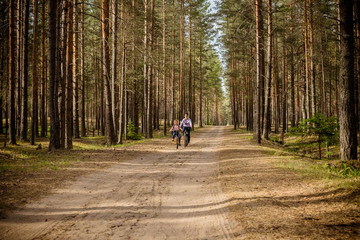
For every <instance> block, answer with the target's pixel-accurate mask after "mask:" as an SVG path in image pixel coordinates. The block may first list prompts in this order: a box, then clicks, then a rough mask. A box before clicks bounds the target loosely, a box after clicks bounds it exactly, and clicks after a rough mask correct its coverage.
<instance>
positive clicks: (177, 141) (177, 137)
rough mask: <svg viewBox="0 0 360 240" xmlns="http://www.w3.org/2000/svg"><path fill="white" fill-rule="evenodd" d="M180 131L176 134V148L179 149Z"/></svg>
mask: <svg viewBox="0 0 360 240" xmlns="http://www.w3.org/2000/svg"><path fill="white" fill-rule="evenodd" d="M178 135H179V133H176V134H175V144H176V149H178V148H179V146H180V138H179V136H178Z"/></svg>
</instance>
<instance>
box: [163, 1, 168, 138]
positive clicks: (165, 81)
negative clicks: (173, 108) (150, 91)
mask: <svg viewBox="0 0 360 240" xmlns="http://www.w3.org/2000/svg"><path fill="white" fill-rule="evenodd" d="M162 10H163V12H162V27H163V29H162V34H163V36H162V38H163V39H162V40H163V42H162V44H163V46H162V47H163V49H162V52H163V59H162V60H163V62H162V79H163V95H164V103H163V104H164V136H166V134H167V131H166V121H167V80H166V68H165V66H166V2H165V0H163V2H162Z"/></svg>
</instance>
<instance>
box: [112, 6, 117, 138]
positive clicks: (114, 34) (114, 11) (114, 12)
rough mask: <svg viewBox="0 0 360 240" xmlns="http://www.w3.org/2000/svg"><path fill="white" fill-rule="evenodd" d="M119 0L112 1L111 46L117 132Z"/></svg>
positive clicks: (113, 101) (113, 105) (114, 118)
mask: <svg viewBox="0 0 360 240" xmlns="http://www.w3.org/2000/svg"><path fill="white" fill-rule="evenodd" d="M117 8H118V6H117V0H112V14H111V16H112V25H111V27H112V29H111V35H112V46H111V111H112V116H113V122H114V127H115V132H117V130H116V124H115V123H116V101H115V88H116V85H115V83H116V74H117V15H118V14H117V12H118V9H117Z"/></svg>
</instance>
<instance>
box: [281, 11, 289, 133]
mask: <svg viewBox="0 0 360 240" xmlns="http://www.w3.org/2000/svg"><path fill="white" fill-rule="evenodd" d="M284 25H285V17H284ZM283 34H284V36H283V56H282V57H283V69H282V70H283V72H282V73H283V77H282V80H283V83H282V132H283V133H285V132H286V130H287V94H288V73H287V62H286V61H287V60H286V55H287V51H286V48H287V46H286V33H285V31H284V33H283Z"/></svg>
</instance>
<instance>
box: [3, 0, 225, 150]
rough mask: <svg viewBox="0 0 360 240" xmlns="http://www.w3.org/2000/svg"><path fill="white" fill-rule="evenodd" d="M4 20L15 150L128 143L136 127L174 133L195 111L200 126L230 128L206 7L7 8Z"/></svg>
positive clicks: (8, 117)
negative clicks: (93, 139)
mask: <svg viewBox="0 0 360 240" xmlns="http://www.w3.org/2000/svg"><path fill="white" fill-rule="evenodd" d="M179 9H180V11H179ZM1 18H2V19H1V39H2V41H1V100H0V108H1V111H0V114H1V115H0V118H1V119H2V121H1V125H0V127H1V128H0V133H2V134H5V135H7V131H8V134H9V135H8V136H9V141H8V142H9V143H10V144H16V143H17V141H18V140H20V141H30V142H31V143H32V144H35V143H36V139H37V138H39V137H49V143H50V144H49V150H52V149H59V148H65V149H71V148H72V139H76V138H80V137H85V136H88V135H90V136H91V135H93V136H94V135H95V134H96V135H102V136H106V138H107V144H109V145H112V144H115V143H120V144H121V143H122V141H123V139H125V140H126V139H127V135H128V133H129V130H128V127H129V126H130V127H134V131H135V133H136V134H141V135H144V136H145V137H146V138H152V135H153V134H152V132H153V130H160V127H161V129H162V130H163V132H164V134H165V135H166V134H167V131H168V130H169V129H170V125H171V124H172V123H173V121H174V119H180V118H181V119H182V117H183V115H184V113H185V112H188V113H189V115H190V116H191V118H192V119H193V121H194V123H196V124H197V125H198V126H200V127H201V126H202V125H203V124H208V125H209V124H225V123H226V122H227V117H226V116H227V114H226V111H227V110H226V109H227V106H225V104H226V99H225V98H226V96H225V92H224V91H223V88H222V80H221V76H222V69H221V64H220V60H219V57H218V55H217V54H216V52H215V50H214V47H213V46H212V45H211V39H212V37H213V36H214V35H215V32H214V30H213V29H212V26H213V21H214V16H213V15H212V14H211V13H210V12H209V3H207V2H206V1H204V0H202V1H193V2H192V3H187V4H186V5H185V2H184V1H181V2H179V1H165V0H164V1H155V0H151V1H150V0H149V1H135V0H132V1H119V2H118V1H112V2H110V1H62V0H59V1H46V0H44V1H27V0H25V1H23V0H19V1H9V2H7V1H3V2H2V6H1ZM181 119H180V120H181ZM5 138H6V137H5Z"/></svg>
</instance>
